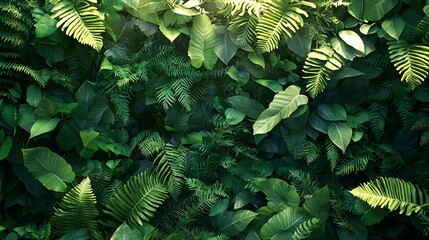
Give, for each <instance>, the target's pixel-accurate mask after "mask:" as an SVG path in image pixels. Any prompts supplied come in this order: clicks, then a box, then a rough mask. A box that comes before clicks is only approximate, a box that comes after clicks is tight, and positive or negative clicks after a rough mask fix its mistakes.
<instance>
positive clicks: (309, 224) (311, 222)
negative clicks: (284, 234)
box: [292, 218, 320, 240]
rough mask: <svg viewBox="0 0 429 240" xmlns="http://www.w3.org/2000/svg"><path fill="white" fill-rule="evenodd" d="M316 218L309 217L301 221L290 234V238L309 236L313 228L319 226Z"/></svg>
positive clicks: (295, 239) (298, 238)
mask: <svg viewBox="0 0 429 240" xmlns="http://www.w3.org/2000/svg"><path fill="white" fill-rule="evenodd" d="M319 223H320V220H319V219H318V218H311V219H308V220H307V221H304V222H303V223H301V224H300V225H299V226H298V227H297V228H296V230H295V232H294V233H293V235H292V240H301V239H306V238H308V237H309V236H310V234H311V233H312V232H313V230H314V229H315V228H316V227H318V226H319Z"/></svg>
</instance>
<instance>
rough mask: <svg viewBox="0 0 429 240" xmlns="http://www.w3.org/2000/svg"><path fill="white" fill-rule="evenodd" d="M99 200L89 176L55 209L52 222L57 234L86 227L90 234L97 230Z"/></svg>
mask: <svg viewBox="0 0 429 240" xmlns="http://www.w3.org/2000/svg"><path fill="white" fill-rule="evenodd" d="M96 203H97V200H96V198H95V195H94V193H93V191H92V187H91V181H90V179H89V177H87V178H85V179H83V180H82V182H80V183H79V184H78V185H77V186H75V187H73V188H72V189H71V190H70V191H69V192H68V193H67V194H66V195H65V196H64V197H63V199H62V200H61V203H60V205H59V206H58V208H57V209H55V212H54V215H53V216H52V217H51V220H50V223H51V225H52V228H53V231H54V232H55V234H56V235H60V236H61V235H63V234H65V233H67V232H68V231H70V230H74V229H79V228H86V229H88V232H89V234H90V235H92V234H91V233H92V232H94V231H96V230H97V221H96V218H97V216H98V211H97V208H96V206H95V205H96Z"/></svg>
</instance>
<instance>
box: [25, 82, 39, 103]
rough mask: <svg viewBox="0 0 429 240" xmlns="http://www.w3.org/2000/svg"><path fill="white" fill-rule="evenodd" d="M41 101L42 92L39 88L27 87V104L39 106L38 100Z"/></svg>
mask: <svg viewBox="0 0 429 240" xmlns="http://www.w3.org/2000/svg"><path fill="white" fill-rule="evenodd" d="M41 99H42V91H40V88H38V87H36V86H34V85H30V86H28V87H27V102H28V104H30V105H31V106H33V107H37V105H39V102H40V100H41Z"/></svg>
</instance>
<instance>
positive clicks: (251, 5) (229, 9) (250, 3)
mask: <svg viewBox="0 0 429 240" xmlns="http://www.w3.org/2000/svg"><path fill="white" fill-rule="evenodd" d="M215 3H216V6H217V8H218V9H219V11H218V13H219V14H222V15H224V16H227V17H231V18H234V17H237V16H243V15H245V14H246V13H247V14H249V15H254V16H256V17H258V18H260V14H261V13H262V11H263V10H264V6H263V5H262V4H261V3H260V2H258V1H255V0H226V1H223V0H222V1H215Z"/></svg>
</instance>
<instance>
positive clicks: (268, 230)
mask: <svg viewBox="0 0 429 240" xmlns="http://www.w3.org/2000/svg"><path fill="white" fill-rule="evenodd" d="M307 219H308V217H306V216H305V215H304V214H303V213H302V211H301V210H300V209H299V208H298V207H297V206H294V207H286V208H285V209H284V210H283V211H281V212H280V213H278V214H276V215H274V216H273V217H271V218H270V219H269V220H268V222H267V223H265V224H264V225H263V226H262V228H261V232H260V234H259V236H260V237H261V238H262V239H271V240H282V239H292V236H293V235H294V234H295V231H297V229H298V227H299V226H300V225H301V224H302V223H303V222H304V221H306V220H307Z"/></svg>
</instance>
